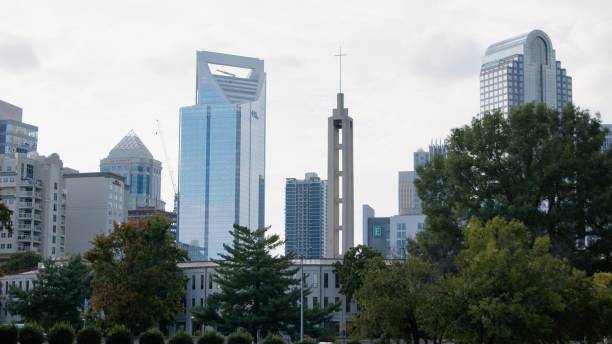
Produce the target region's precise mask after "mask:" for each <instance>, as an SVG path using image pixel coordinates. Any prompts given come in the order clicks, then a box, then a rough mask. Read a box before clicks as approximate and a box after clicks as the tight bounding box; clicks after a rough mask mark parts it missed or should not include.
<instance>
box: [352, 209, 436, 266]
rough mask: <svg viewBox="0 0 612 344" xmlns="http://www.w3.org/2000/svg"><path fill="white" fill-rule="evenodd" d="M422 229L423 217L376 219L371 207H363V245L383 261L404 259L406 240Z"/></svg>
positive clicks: (420, 215) (423, 226) (407, 216)
mask: <svg viewBox="0 0 612 344" xmlns="http://www.w3.org/2000/svg"><path fill="white" fill-rule="evenodd" d="M424 228H425V215H422V214H409V215H395V216H389V217H376V216H375V211H374V209H373V208H372V207H370V206H369V205H367V204H364V205H363V243H364V245H367V246H368V247H370V248H372V249H374V250H376V251H378V252H380V254H382V255H383V257H385V259H405V258H406V243H407V240H408V239H409V238H412V239H414V238H415V237H416V233H417V232H419V231H420V230H423V229H424Z"/></svg>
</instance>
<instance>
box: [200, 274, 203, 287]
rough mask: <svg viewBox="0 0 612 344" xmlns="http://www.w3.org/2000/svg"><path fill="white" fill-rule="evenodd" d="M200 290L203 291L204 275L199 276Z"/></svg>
mask: <svg viewBox="0 0 612 344" xmlns="http://www.w3.org/2000/svg"><path fill="white" fill-rule="evenodd" d="M200 290H204V275H200Z"/></svg>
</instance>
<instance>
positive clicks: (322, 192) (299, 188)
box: [285, 173, 327, 259]
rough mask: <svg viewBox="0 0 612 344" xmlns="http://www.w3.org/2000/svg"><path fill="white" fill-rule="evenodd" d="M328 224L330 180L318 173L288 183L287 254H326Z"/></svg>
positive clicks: (315, 257) (286, 215)
mask: <svg viewBox="0 0 612 344" xmlns="http://www.w3.org/2000/svg"><path fill="white" fill-rule="evenodd" d="M326 225H327V182H326V181H325V180H321V178H319V176H318V175H317V174H316V173H306V175H305V177H304V179H302V180H300V179H296V178H287V181H286V183H285V254H289V253H293V254H295V257H303V258H306V259H317V258H323V257H324V252H325V228H326Z"/></svg>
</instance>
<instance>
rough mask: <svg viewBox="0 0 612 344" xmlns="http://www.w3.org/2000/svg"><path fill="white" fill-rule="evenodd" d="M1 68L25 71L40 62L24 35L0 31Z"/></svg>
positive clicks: (34, 67)
mask: <svg viewBox="0 0 612 344" xmlns="http://www.w3.org/2000/svg"><path fill="white" fill-rule="evenodd" d="M0 52H1V53H0V69H4V70H6V71H13V72H23V71H28V70H32V69H36V68H37V67H38V66H39V65H40V63H39V60H38V57H37V56H36V53H35V52H34V49H33V48H32V46H31V45H30V44H29V43H28V42H27V41H26V40H25V39H23V38H22V37H18V36H14V35H11V34H8V33H2V32H0Z"/></svg>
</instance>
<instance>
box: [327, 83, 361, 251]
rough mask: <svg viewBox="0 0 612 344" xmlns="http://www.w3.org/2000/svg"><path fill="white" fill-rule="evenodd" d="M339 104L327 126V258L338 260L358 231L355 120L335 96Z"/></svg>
mask: <svg viewBox="0 0 612 344" xmlns="http://www.w3.org/2000/svg"><path fill="white" fill-rule="evenodd" d="M336 102H337V103H336V108H335V109H334V110H333V113H332V116H330V117H329V118H328V122H327V133H328V137H327V216H328V221H327V230H326V238H325V255H326V257H327V258H339V257H341V256H342V255H343V254H344V253H345V252H346V251H348V250H349V249H350V248H352V247H353V246H354V230H355V228H354V223H353V222H354V209H353V208H354V194H353V119H352V118H351V117H350V116H349V115H348V109H347V108H345V107H344V94H343V93H342V92H339V93H338V94H337V95H336ZM340 235H342V236H340ZM340 243H342V246H340Z"/></svg>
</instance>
